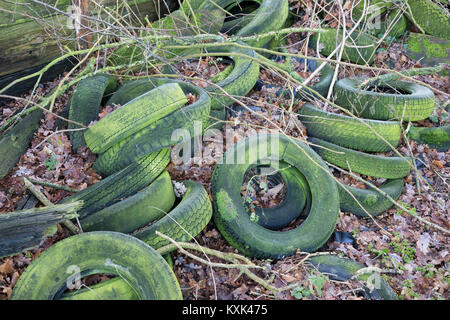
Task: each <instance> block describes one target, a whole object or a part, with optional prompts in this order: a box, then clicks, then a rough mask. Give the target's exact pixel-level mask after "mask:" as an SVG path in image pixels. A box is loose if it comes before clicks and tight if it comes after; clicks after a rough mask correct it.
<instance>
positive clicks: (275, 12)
mask: <svg viewBox="0 0 450 320" xmlns="http://www.w3.org/2000/svg"><path fill="white" fill-rule="evenodd" d="M234 2H237V3H238V5H239V4H240V3H241V2H243V0H237V1H236V0H213V1H205V2H204V3H203V4H202V5H201V6H200V8H201V9H209V8H215V7H216V6H217V5H219V6H220V7H221V8H226V7H229V6H230V5H231V4H233V3H234ZM258 2H260V6H259V7H258V9H256V10H255V11H253V12H252V14H251V15H252V19H251V21H247V23H245V25H244V26H243V27H242V28H239V30H237V32H233V33H234V34H235V35H237V36H253V35H258V34H264V33H267V32H270V31H277V30H279V29H281V28H282V27H283V25H284V23H285V22H286V19H287V17H288V14H289V3H288V0H261V1H258ZM270 40H271V38H270V37H265V38H262V39H259V40H256V39H255V40H248V41H246V43H248V44H249V45H251V46H253V47H259V48H261V47H263V46H265V45H266V44H268V43H269V42H270Z"/></svg>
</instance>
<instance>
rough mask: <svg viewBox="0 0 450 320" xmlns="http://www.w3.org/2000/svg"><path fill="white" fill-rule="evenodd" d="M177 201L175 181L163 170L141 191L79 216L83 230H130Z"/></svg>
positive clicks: (125, 231) (160, 213)
mask: <svg viewBox="0 0 450 320" xmlns="http://www.w3.org/2000/svg"><path fill="white" fill-rule="evenodd" d="M174 202H175V193H174V192H173V186H172V181H171V180H170V175H169V173H168V172H167V171H165V170H164V171H163V172H162V173H161V174H160V175H159V177H157V178H156V179H155V180H154V181H153V182H152V183H151V184H150V185H149V186H147V187H145V189H143V190H142V191H140V192H137V193H136V194H134V195H132V196H130V197H128V198H126V199H124V200H122V201H119V202H116V203H114V204H113V205H111V206H108V207H106V208H104V209H102V210H100V211H97V212H93V213H92V214H90V215H89V216H87V217H86V218H84V219H80V223H81V227H82V228H83V231H85V232H86V231H116V232H123V233H129V232H132V231H134V230H136V229H138V228H140V227H143V226H145V225H146V224H148V223H149V222H151V221H154V220H157V219H159V218H161V217H162V216H163V215H164V213H165V212H168V211H170V209H171V208H172V206H173V204H174Z"/></svg>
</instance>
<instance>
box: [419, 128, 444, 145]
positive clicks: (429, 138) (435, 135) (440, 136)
mask: <svg viewBox="0 0 450 320" xmlns="http://www.w3.org/2000/svg"><path fill="white" fill-rule="evenodd" d="M421 138H422V140H424V141H426V142H427V143H431V144H439V143H444V142H449V141H450V136H449V133H448V132H447V131H446V130H444V129H443V128H436V129H434V130H426V131H424V132H423V133H422V134H421Z"/></svg>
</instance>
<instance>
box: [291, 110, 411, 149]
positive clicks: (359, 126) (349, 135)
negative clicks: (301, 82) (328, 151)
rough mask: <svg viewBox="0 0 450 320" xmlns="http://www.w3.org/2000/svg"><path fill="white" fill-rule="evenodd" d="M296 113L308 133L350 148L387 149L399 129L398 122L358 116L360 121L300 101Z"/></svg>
mask: <svg viewBox="0 0 450 320" xmlns="http://www.w3.org/2000/svg"><path fill="white" fill-rule="evenodd" d="M297 113H298V114H299V118H300V120H301V121H302V123H303V124H304V125H305V127H306V131H307V133H308V136H311V137H315V138H319V139H322V140H326V141H329V142H332V143H334V144H337V145H339V146H342V147H346V148H351V149H354V150H360V151H369V152H387V151H391V150H392V148H391V146H390V145H389V144H391V145H392V146H393V147H394V148H395V147H397V145H398V143H399V141H400V136H401V133H402V129H401V127H400V124H399V123H398V122H394V121H380V120H370V119H361V120H362V121H363V123H361V122H360V121H359V120H358V119H355V118H352V117H349V116H344V115H340V114H334V113H331V112H326V111H322V110H320V109H318V108H315V107H314V106H313V105H312V104H310V103H306V104H304V105H303V106H302V107H301V109H300V110H299V111H298V112H297ZM372 130H373V131H372ZM374 131H375V132H374ZM375 133H377V134H378V135H379V136H381V137H382V138H383V139H385V140H386V141H387V142H388V143H389V144H388V143H386V142H385V141H384V140H383V139H382V138H380V137H379V136H378V135H376V134H375Z"/></svg>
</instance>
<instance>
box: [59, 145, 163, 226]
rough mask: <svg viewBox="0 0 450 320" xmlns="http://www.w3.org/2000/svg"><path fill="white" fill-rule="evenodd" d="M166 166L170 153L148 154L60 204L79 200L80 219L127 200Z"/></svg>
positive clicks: (150, 181) (161, 151)
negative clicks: (81, 201)
mask: <svg viewBox="0 0 450 320" xmlns="http://www.w3.org/2000/svg"><path fill="white" fill-rule="evenodd" d="M169 162H170V150H169V149H162V150H160V151H156V152H153V153H150V154H148V155H146V156H144V157H142V158H141V159H139V160H138V161H137V162H133V163H131V164H130V165H128V166H127V167H125V168H124V169H122V170H120V171H117V172H116V173H114V174H112V175H110V176H109V177H107V178H105V179H103V180H101V181H100V182H97V183H95V184H93V185H92V186H89V187H88V188H86V189H84V190H82V191H79V192H77V193H75V194H74V195H72V196H70V197H67V198H65V199H63V200H62V201H60V203H68V202H73V201H77V200H83V206H82V208H81V209H80V210H78V214H79V216H80V219H85V218H86V217H87V216H88V215H90V214H92V213H94V212H97V211H99V210H102V209H103V208H106V207H108V206H110V205H112V204H114V203H116V202H119V201H120V200H121V199H123V198H126V197H129V196H131V195H133V194H135V193H136V192H138V191H139V190H141V189H143V188H145V187H146V186H148V185H149V184H150V183H152V181H153V180H155V179H156V178H157V177H158V176H159V175H160V174H161V172H163V170H164V168H165V167H166V166H167V165H168V164H169Z"/></svg>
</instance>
